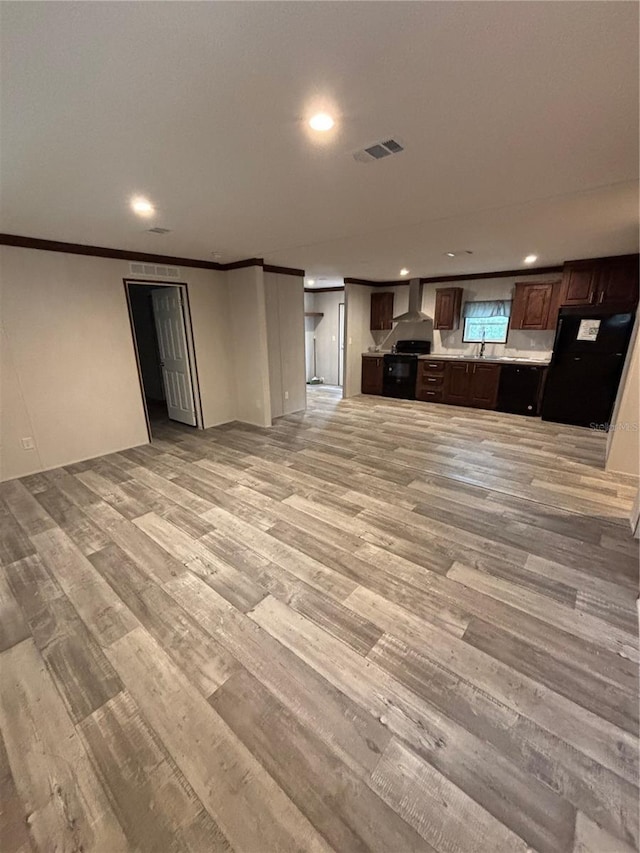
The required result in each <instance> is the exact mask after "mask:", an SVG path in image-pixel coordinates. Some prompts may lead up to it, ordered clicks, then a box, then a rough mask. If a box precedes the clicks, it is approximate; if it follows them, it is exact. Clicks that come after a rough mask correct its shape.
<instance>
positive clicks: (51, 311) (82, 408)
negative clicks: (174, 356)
mask: <svg viewBox="0 0 640 853" xmlns="http://www.w3.org/2000/svg"><path fill="white" fill-rule="evenodd" d="M0 267H1V271H2V293H1V299H2V302H1V311H0V324H1V331H2V361H1V363H0V370H1V386H0V436H1V442H2V444H1V447H0V479H10V478H12V477H18V476H23V475H25V474H29V473H33V472H34V471H40V470H46V469H48V468H54V467H57V466H60V465H65V464H69V463H71V462H76V461H79V460H81V459H89V458H92V457H94V456H99V455H102V454H105V453H110V452H113V451H116V450H120V449H123V448H125V447H133V446H136V445H139V444H144V443H146V442H147V441H148V437H147V430H146V422H145V417H144V410H143V405H142V396H141V393H140V386H139V381H138V373H137V368H136V361H135V352H134V347H133V340H132V336H131V329H130V325H129V316H128V312H127V303H126V297H125V291H124V285H123V279H124V278H128V277H130V274H129V264H128V262H126V261H119V260H111V259H108V258H94V257H85V256H82V255H71V254H63V253H59V252H46V251H39V250H34V249H22V248H17V247H11V246H3V247H2V248H1V249H0ZM227 275H229V274H228V273H222V272H214V271H209V270H200V269H188V268H183V269H181V278H180V280H181V281H183V282H187V283H188V285H189V298H190V304H191V312H192V321H193V333H194V343H195V348H196V356H197V366H198V374H199V380H200V390H201V398H202V407H203V413H204V425H205V427H208V426H212V425H214V424H217V423H224V422H227V421H230V420H233V419H234V418H235V417H236V407H235V401H234V395H233V388H234V384H233V380H232V378H231V376H230V357H229V352H228V350H229V347H230V315H229V300H228V294H227V278H226V277H227ZM28 436H30V437H32V438H33V440H34V442H35V448H34V449H33V450H23V449H22V447H21V443H20V441H21V439H22V438H26V437H28Z"/></svg>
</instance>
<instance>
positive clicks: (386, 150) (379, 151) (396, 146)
mask: <svg viewBox="0 0 640 853" xmlns="http://www.w3.org/2000/svg"><path fill="white" fill-rule="evenodd" d="M401 151H404V145H403V144H402V143H401V142H398V140H397V139H385V140H384V142H374V143H373V145H369V146H368V147H367V148H361V149H360V150H359V151H356V152H355V153H354V155H353V159H354V160H357V161H358V163H369V162H370V161H371V160H382V159H383V157H390V156H391V155H392V154H399V153H400V152H401Z"/></svg>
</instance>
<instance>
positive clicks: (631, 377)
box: [606, 317, 640, 477]
mask: <svg viewBox="0 0 640 853" xmlns="http://www.w3.org/2000/svg"><path fill="white" fill-rule="evenodd" d="M638 323H639V318H638V317H636V322H635V328H634V331H633V336H632V339H631V343H630V345H629V351H628V353H627V358H626V362H625V366H624V370H623V373H622V379H621V380H620V387H619V389H618V397H617V400H616V404H615V406H614V409H613V415H612V417H611V428H610V430H609V434H608V436H607V466H606V467H607V470H608V471H618V472H620V473H623V474H632V475H635V476H636V477H638V476H640V432H639V423H640V333H639V332H638Z"/></svg>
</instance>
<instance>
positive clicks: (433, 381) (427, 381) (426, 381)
mask: <svg viewBox="0 0 640 853" xmlns="http://www.w3.org/2000/svg"><path fill="white" fill-rule="evenodd" d="M443 382H444V373H423V374H422V376H421V377H420V384H421V385H424V386H425V387H426V388H433V387H434V386H438V385H442V383H443Z"/></svg>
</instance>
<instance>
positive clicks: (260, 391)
mask: <svg viewBox="0 0 640 853" xmlns="http://www.w3.org/2000/svg"><path fill="white" fill-rule="evenodd" d="M226 276H227V285H228V292H229V308H230V315H231V325H230V328H231V340H230V349H229V353H228V354H229V356H230V358H231V366H230V369H229V365H228V361H227V359H225V360H224V361H223V362H222V363H221V364H220V365H219V369H224V370H227V371H228V374H229V376H230V377H231V378H232V381H233V383H234V385H235V397H236V408H235V411H236V414H235V417H236V419H237V420H239V421H244V422H245V423H249V424H256V425H257V426H271V395H270V390H269V351H268V347H267V314H266V304H265V292H264V271H263V269H262V267H258V266H255V267H242V268H241V269H236V270H229V271H228V272H227V273H226Z"/></svg>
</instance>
